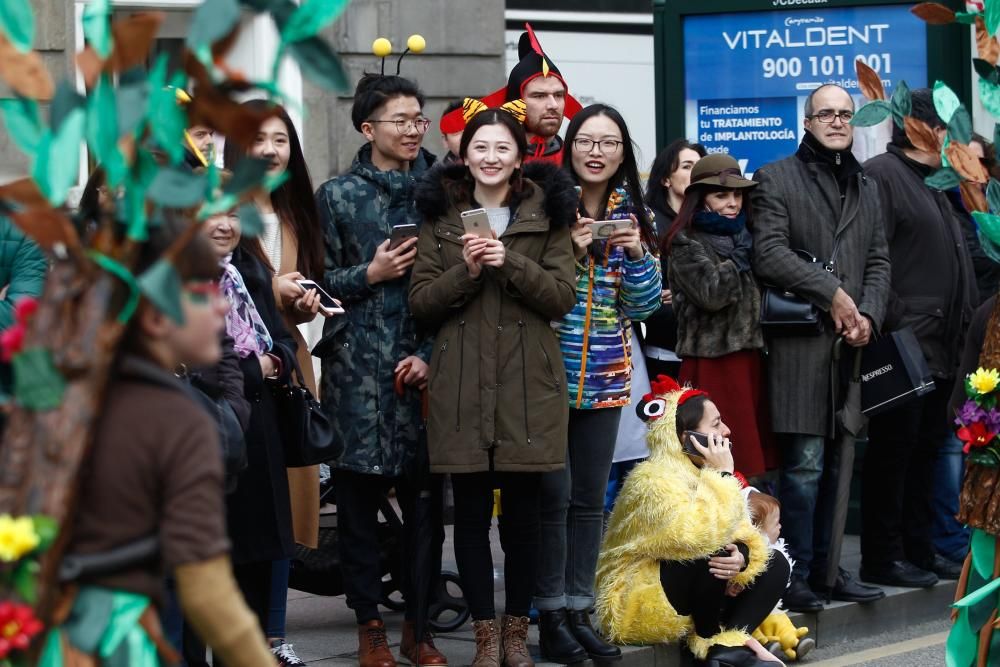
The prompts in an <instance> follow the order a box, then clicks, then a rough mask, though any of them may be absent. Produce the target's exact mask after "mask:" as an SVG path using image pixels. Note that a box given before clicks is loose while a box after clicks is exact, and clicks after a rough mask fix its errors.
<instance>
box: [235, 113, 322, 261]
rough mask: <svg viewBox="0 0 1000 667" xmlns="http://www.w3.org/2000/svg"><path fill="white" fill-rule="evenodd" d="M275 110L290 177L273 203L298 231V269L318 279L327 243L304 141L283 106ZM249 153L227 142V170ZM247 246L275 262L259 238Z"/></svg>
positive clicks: (284, 221)
mask: <svg viewBox="0 0 1000 667" xmlns="http://www.w3.org/2000/svg"><path fill="white" fill-rule="evenodd" d="M243 105H244V106H247V107H250V108H252V109H253V110H255V111H263V110H266V109H271V108H272V107H271V103H270V102H268V101H267V100H247V101H246V102H244V103H243ZM275 109H276V111H277V114H276V115H277V117H278V118H280V119H281V122H283V123H284V124H285V129H287V130H288V145H289V155H288V180H286V181H285V182H284V184H282V185H281V187H279V188H277V189H275V190H274V191H273V192H272V193H271V206H273V207H274V212H275V213H277V215H278V220H279V221H281V223H282V224H285V225H288V226H289V227H291V229H292V232H293V233H294V234H295V241H296V243H297V244H298V255H297V257H296V258H295V263H296V267H295V268H296V269H297V270H298V271H299V272H300V273H302V274H303V275H304V276H306V277H307V278H313V279H317V278H320V277H322V274H323V260H324V250H323V248H324V246H323V230H322V229H321V228H320V222H319V212H318V211H317V210H316V200H315V199H314V198H313V186H312V179H311V178H309V168H308V167H307V166H306V158H305V155H304V154H303V153H302V143H301V142H300V141H299V135H298V133H297V132H296V131H295V125H294V124H293V123H292V119H291V118H290V117H289V116H288V112H287V111H285V109H284V108H283V107H281V106H276V107H275ZM246 155H247V151H246V150H245V149H243V148H242V147H241V146H239V145H237V144H236V142H234V141H227V142H226V147H225V150H224V151H223V162H224V163H225V165H226V169H230V170H231V169H234V168H235V167H236V163H237V162H239V161H240V160H241V159H242V158H243V157H244V156H246ZM241 244H243V241H241ZM243 245H244V247H245V248H246V249H247V251H249V252H250V253H251V254H252V255H253V256H254V257H256V258H258V259H260V260H261V261H263V262H264V265H265V266H270V265H271V263H270V261H269V260H268V259H267V255H266V254H265V253H264V248H263V247H262V246H261V244H260V243H259V242H258V241H257V239H246V243H245V244H243ZM278 268H279V267H277V266H272V267H271V269H272V270H273V271H277V270H278Z"/></svg>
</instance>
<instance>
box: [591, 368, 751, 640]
mask: <svg viewBox="0 0 1000 667" xmlns="http://www.w3.org/2000/svg"><path fill="white" fill-rule="evenodd" d="M661 377H662V378H663V380H667V381H669V384H667V385H664V384H662V383H660V382H657V383H654V391H657V393H658V395H657V396H655V397H647V399H650V403H655V404H657V405H656V406H654V407H653V408H652V409H650V407H649V406H650V403H646V402H644V403H641V404H640V405H639V408H638V411H639V412H640V413H641V412H642V411H643V409H644V407H645V409H646V416H647V417H649V416H650V412H654V413H655V412H659V410H660V409H662V413H659V415H656V414H653V415H652V417H653V418H654V419H655V421H651V422H650V425H649V432H648V434H647V436H646V440H647V442H648V444H649V459H648V460H647V461H645V462H643V463H640V464H638V465H637V466H636V467H635V468H633V470H632V472H631V473H629V476H628V477H627V478H626V480H625V484H624V485H623V486H622V490H621V493H620V494H619V496H618V499H617V500H616V502H615V507H614V510H613V511H612V512H611V517H610V519H609V521H608V529H607V533H606V534H605V537H604V544H603V546H602V548H601V554H600V558H599V560H598V564H597V600H596V603H595V606H596V611H597V619H598V623H599V625H600V628H601V630H602V632H603V633H604V636H605V637H607V638H608V639H609V640H610V641H612V642H614V643H616V644H656V643H664V642H675V641H678V640H680V639H682V638H683V637H685V636H687V637H688V646H689V648H690V649H691V652H692V653H694V655H695V656H696V657H698V658H701V659H704V657H705V655H706V654H707V652H708V649H709V648H711V647H712V646H713V645H715V644H720V645H723V646H742V645H743V644H744V642H746V640H747V639H748V638H749V637H750V635H749V634H748V632H747V631H748V630H753V628H723V629H722V632H720V633H719V634H717V635H715V636H713V637H707V638H701V637H698V636H697V635H696V634H695V632H694V629H693V628H694V624H693V622H692V621H691V618H690V617H689V616H682V615H680V614H678V613H677V612H676V611H675V610H674V608H673V607H671V606H670V603H669V602H668V601H667V596H666V594H665V593H664V592H663V588H662V586H661V585H660V561H674V560H681V561H683V560H694V559H698V558H706V557H709V556H711V555H712V554H714V553H715V552H716V551H718V550H719V549H722V548H723V547H724V546H725V545H727V544H730V543H733V542H742V543H743V544H745V545H746V546H747V547H748V548H749V551H750V558H749V563H748V564H747V567H746V569H745V570H743V571H742V572H740V573H739V574H738V575H736V577H734V578H733V579H732V581H733V582H734V583H736V584H741V585H743V586H746V585H747V584H749V583H751V582H752V581H753V580H754V579H755V578H756V577H757V575H758V574H760V573H761V572H763V571H764V570H765V568H766V565H767V561H768V559H769V558H770V552H769V549H768V547H767V543H766V542H765V541H764V538H763V537H762V536H761V534H760V532H759V531H758V530H757V529H756V528H754V526H753V524H752V523H750V518H749V515H748V513H747V508H746V501H745V499H744V496H743V494H742V493H741V492H740V483H739V482H738V481H737V480H736V479H735V478H734V477H727V476H723V475H721V474H720V473H718V472H716V471H714V470H710V469H707V468H705V469H701V470H699V469H698V468H697V467H695V465H694V464H693V463H691V461H690V460H689V459H688V458H687V456H686V455H685V454H684V453H683V451H682V449H681V443H680V441H679V439H678V437H677V431H676V423H675V422H676V416H677V405H678V400H679V399H680V398H681V396H682V394H683V393H684V390H681V389H680V388H678V387H677V384H676V383H674V382H673V381H672V380H669V378H665V377H664V376H661ZM661 392H663V393H661ZM640 416H642V415H641V414H640Z"/></svg>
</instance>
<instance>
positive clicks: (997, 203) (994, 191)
mask: <svg viewBox="0 0 1000 667" xmlns="http://www.w3.org/2000/svg"><path fill="white" fill-rule="evenodd" d="M986 203H987V204H989V206H990V212H992V213H997V214H1000V181H998V180H997V179H995V178H991V179H990V182H989V183H988V184H987V186H986Z"/></svg>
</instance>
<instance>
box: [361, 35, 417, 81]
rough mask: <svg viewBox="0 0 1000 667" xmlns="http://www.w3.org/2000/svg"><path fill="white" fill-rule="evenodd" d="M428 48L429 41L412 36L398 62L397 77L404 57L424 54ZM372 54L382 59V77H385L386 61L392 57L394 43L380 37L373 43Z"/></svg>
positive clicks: (408, 39)
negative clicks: (412, 54) (410, 54)
mask: <svg viewBox="0 0 1000 667" xmlns="http://www.w3.org/2000/svg"><path fill="white" fill-rule="evenodd" d="M426 48H427V40H426V39H424V38H423V37H422V36H420V35H410V36H409V37H408V38H407V40H406V50H405V51H403V52H402V53H401V54H400V55H399V60H397V61H396V76H399V68H400V66H401V65H402V63H403V57H404V56H405V55H406V54H407V53H423V51H424V49H426ZM372 53H374V54H375V56H376V57H377V58H381V59H382V76H385V59H386V58H388V57H389V56H390V55H392V42H390V41H389V40H388V39H386V38H385V37H379V38H378V39H376V40H375V41H374V42H372Z"/></svg>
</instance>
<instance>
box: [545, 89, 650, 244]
mask: <svg viewBox="0 0 1000 667" xmlns="http://www.w3.org/2000/svg"><path fill="white" fill-rule="evenodd" d="M594 116H607V117H608V118H610V119H611V120H612V121H613V122H614V124H615V125H617V126H618V130H619V131H620V132H621V133H622V144H623V145H622V150H624V151H625V155H624V159H623V160H622V163H621V164H620V165H619V166H618V170H617V171H616V172H615V173H614V174H612V176H611V178H610V179H609V180H608V185H607V187H606V188H605V190H604V201H608V199H610V198H611V193H612V192H614V191H615V189H616V188H619V187H624V188H625V190H626V192H628V194H629V197H630V198H631V199H632V205H633V206H635V211H634V213H635V217H636V219H637V220H638V221H639V234H640V235H641V236H642V240H643V242H644V243H645V244H646V247H647V248H649V249H650V250H653V249H655V248H656V232H655V231H654V230H653V224H652V221H651V220H650V219H649V213H648V212H647V211H646V207H645V206H644V205H643V203H644V201H645V200H644V199H643V196H642V185H641V183H642V181H640V180H639V167H638V165H637V164H636V160H635V143H634V142H633V141H632V135H630V134H629V131H628V126H627V125H626V124H625V119H624V118H622V115H621V114H620V113H619V112H618V110H617V109H615V108H614V107H612V106H608V105H607V104H591V105H590V106H589V107H586V108H584V109H583V110H582V111H580V112H579V113H577V114H576V115H575V116H573V120H572V121H570V123H569V127H568V128H566V143H565V146H566V148H565V150H564V151H563V168H564V169H565V170H566V171H568V172H569V174H570V176H572V177H573V180H574V181H575V182H576V183H579V182H580V179H579V178H578V177H577V175H576V172H574V171H573V155H572V151H573V141H574V140H575V139H576V135H577V134H579V132H580V128H581V127H582V126H583V124H584V123H585V122H587V121H588V120H589V119H591V118H593V117H594ZM581 206H582V202H581ZM588 213H590V214H591V215H595V216H598V217H600V216H603V215H604V211H588Z"/></svg>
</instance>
